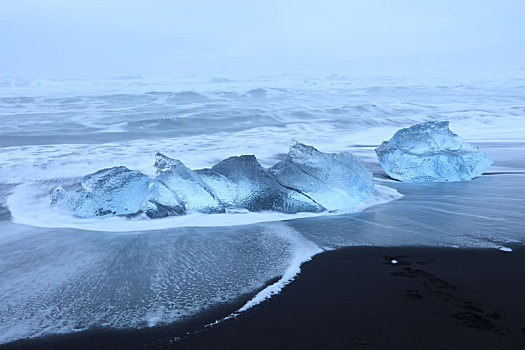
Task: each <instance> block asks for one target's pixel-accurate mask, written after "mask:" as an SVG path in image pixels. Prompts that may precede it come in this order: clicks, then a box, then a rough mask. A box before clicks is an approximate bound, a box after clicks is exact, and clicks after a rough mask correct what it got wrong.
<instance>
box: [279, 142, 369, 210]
mask: <svg viewBox="0 0 525 350" xmlns="http://www.w3.org/2000/svg"><path fill="white" fill-rule="evenodd" d="M269 171H270V172H271V173H272V174H273V175H274V176H275V178H276V179H277V181H278V182H279V183H280V184H281V185H283V186H285V187H288V188H293V189H295V190H296V191H298V192H300V193H302V194H304V195H305V196H307V197H308V198H311V199H312V200H313V201H314V202H315V203H317V204H319V205H320V206H322V207H323V208H325V209H327V210H336V209H349V208H353V207H355V206H356V205H357V204H359V203H360V202H362V201H364V200H365V199H367V198H370V197H371V196H372V194H373V193H374V182H373V177H372V173H371V172H370V170H368V169H367V168H366V167H365V166H364V165H363V164H362V163H361V162H360V161H359V160H357V158H356V157H355V156H353V155H352V154H350V153H339V154H335V153H323V152H320V151H318V150H317V149H315V148H313V147H312V146H307V145H303V144H301V143H295V144H294V145H292V147H291V148H290V151H289V152H288V155H287V156H286V158H285V159H283V160H282V161H280V162H279V163H277V164H276V165H274V166H273V167H271V168H270V169H269Z"/></svg>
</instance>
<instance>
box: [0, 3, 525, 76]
mask: <svg viewBox="0 0 525 350" xmlns="http://www.w3.org/2000/svg"><path fill="white" fill-rule="evenodd" d="M524 18H525V1H522V0H498V1H494V0H490V1H489V0H475V1H474V0H464V1H461V0H454V1H452V0H440V1H422V0H420V1H416V0H403V1H402V0H398V1H386V0H368V1H366V0H363V1H359V2H358V1H349V0H347V1H344V0H340V1H330V0H323V1H320V0H308V1H307V0H303V1H287V0H281V1H274V0H271V1H246V0H245V1H240V0H239V1H235V0H226V1H212V0H191V1H190V0H171V1H168V0H149V1H145V0H144V1H137V0H126V1H124V0H122V1H120V0H119V1H109V0H105V1H102V0H84V1H73V0H0V76H22V77H102V76H120V75H137V74H139V75H179V74H187V73H204V74H216V75H217V74H219V75H220V74H233V73H249V74H268V73H282V72H307V73H313V74H315V73H338V72H339V73H348V72H350V73H352V72H360V73H363V72H364V73H366V72H380V73H387V74H388V73H398V72H405V71H412V70H413V71H416V72H426V71H440V70H473V69H474V70H475V69H478V70H487V69H501V68H503V69H505V68H517V67H520V66H525V60H524V58H525V20H524Z"/></svg>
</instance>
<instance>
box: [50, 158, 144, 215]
mask: <svg viewBox="0 0 525 350" xmlns="http://www.w3.org/2000/svg"><path fill="white" fill-rule="evenodd" d="M149 182H150V179H149V177H147V176H146V175H144V174H142V173H141V172H140V171H136V170H130V169H128V168H126V167H123V166H119V167H114V168H108V169H102V170H99V171H97V172H96V173H93V174H90V175H87V176H84V178H82V181H81V182H80V184H77V185H76V186H73V187H72V188H69V189H67V190H65V189H64V188H62V187H58V188H57V189H56V190H55V191H53V193H52V195H51V205H52V206H54V207H56V208H59V209H62V210H66V211H69V212H71V213H73V214H75V215H77V216H80V217H94V216H113V215H127V214H134V213H137V212H138V211H139V210H140V209H141V208H142V205H143V203H144V198H145V197H146V194H147V192H148V187H149Z"/></svg>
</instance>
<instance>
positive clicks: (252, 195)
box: [197, 155, 324, 213]
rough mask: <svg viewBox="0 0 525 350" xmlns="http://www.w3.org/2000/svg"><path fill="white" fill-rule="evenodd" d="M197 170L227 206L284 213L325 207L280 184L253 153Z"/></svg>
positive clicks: (319, 209) (229, 207)
mask: <svg viewBox="0 0 525 350" xmlns="http://www.w3.org/2000/svg"><path fill="white" fill-rule="evenodd" d="M197 173H198V174H199V175H201V178H202V181H203V182H204V183H205V184H206V186H207V187H208V188H209V189H210V191H211V192H212V193H213V194H214V195H215V196H216V198H218V199H219V200H220V202H221V203H223V205H224V206H225V207H226V208H228V209H248V210H249V211H263V210H273V211H279V212H283V213H297V212H319V211H323V210H324V208H323V207H321V206H320V205H318V204H317V203H315V202H314V201H312V200H311V199H310V198H308V197H307V196H305V195H303V194H301V193H299V192H298V191H296V190H294V189H291V188H285V187H283V186H282V185H280V184H279V183H278V182H277V181H276V180H275V178H274V177H273V176H272V175H271V174H270V173H269V172H268V171H267V170H266V169H264V168H263V167H262V166H261V165H260V164H259V162H258V161H257V159H256V158H255V156H253V155H243V156H239V157H230V158H228V159H225V160H223V161H222V162H220V163H218V164H216V165H214V166H213V167H212V168H211V169H202V170H197Z"/></svg>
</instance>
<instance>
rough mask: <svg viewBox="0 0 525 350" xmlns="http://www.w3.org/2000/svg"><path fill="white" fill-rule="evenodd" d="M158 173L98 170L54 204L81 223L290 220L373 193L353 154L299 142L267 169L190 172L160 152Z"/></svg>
mask: <svg viewBox="0 0 525 350" xmlns="http://www.w3.org/2000/svg"><path fill="white" fill-rule="evenodd" d="M155 167H156V168H157V171H156V176H155V178H154V179H150V178H149V177H148V176H146V175H144V174H142V173H140V172H139V171H132V170H129V169H127V168H125V167H115V168H110V169H103V170H100V171H97V172H96V173H94V174H91V175H87V176H85V177H84V178H83V179H82V181H81V183H80V184H76V185H74V186H71V187H69V188H68V189H64V188H62V187H59V188H57V189H56V190H55V191H54V192H53V193H52V196H51V205H52V206H53V207H55V208H59V209H63V210H67V211H69V212H71V213H73V214H74V215H77V216H80V217H95V216H113V215H126V214H136V213H140V212H143V213H144V214H145V215H147V216H148V217H150V218H161V217H167V216H175V215H183V214H187V213H224V212H226V211H231V210H234V211H235V210H248V211H252V212H258V211H277V212H282V213H289V214H294V213H298V212H321V211H325V210H335V209H348V208H352V207H355V206H356V205H357V204H359V203H360V202H362V201H364V200H365V199H367V198H369V197H371V196H372V194H373V191H374V188H373V180H372V174H371V172H370V171H369V170H368V169H367V168H366V167H365V166H364V165H362V164H361V163H360V162H359V161H358V160H357V159H356V158H355V157H354V156H352V155H351V154H348V153H341V154H327V153H322V152H319V151H318V150H316V149H315V148H313V147H311V146H306V145H303V144H299V143H296V144H295V145H293V146H292V147H291V149H290V152H289V153H288V155H287V157H286V159H284V160H283V161H281V162H280V163H278V164H276V165H275V166H274V167H272V168H270V169H265V168H263V167H262V166H261V164H259V162H258V161H257V159H256V158H255V156H253V155H243V156H238V157H230V158H228V159H225V160H223V161H221V162H220V163H218V164H216V165H214V166H213V167H211V168H207V169H200V170H191V169H189V168H188V167H186V166H185V165H184V164H183V163H182V162H181V161H179V160H177V159H171V158H169V157H167V156H165V155H163V154H161V153H157V155H156V160H155Z"/></svg>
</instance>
